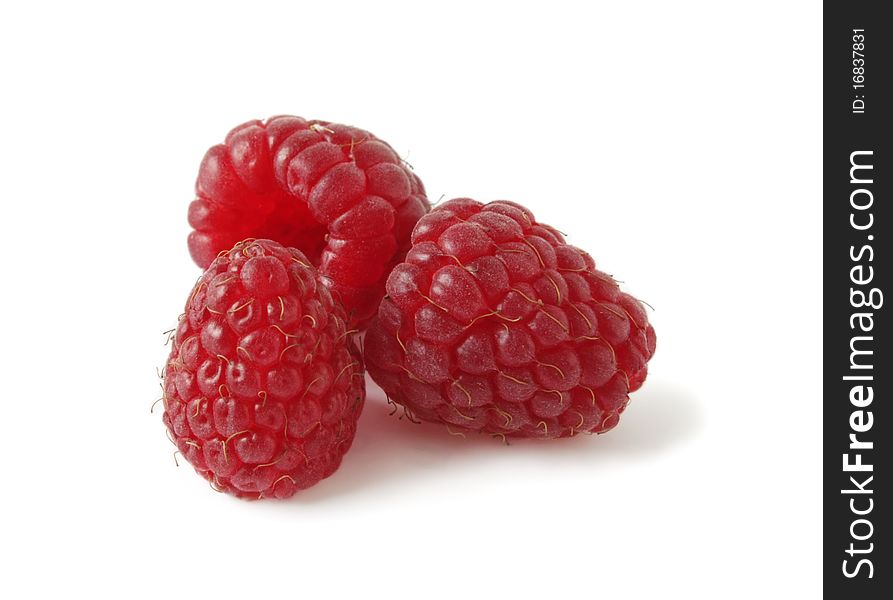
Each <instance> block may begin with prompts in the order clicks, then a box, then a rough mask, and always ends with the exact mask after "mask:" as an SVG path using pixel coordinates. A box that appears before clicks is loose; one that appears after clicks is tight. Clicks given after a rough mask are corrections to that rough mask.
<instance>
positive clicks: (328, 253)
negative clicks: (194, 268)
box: [189, 116, 430, 325]
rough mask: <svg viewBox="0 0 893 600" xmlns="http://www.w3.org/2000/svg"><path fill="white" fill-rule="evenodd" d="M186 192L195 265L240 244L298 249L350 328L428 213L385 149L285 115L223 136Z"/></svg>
mask: <svg viewBox="0 0 893 600" xmlns="http://www.w3.org/2000/svg"><path fill="white" fill-rule="evenodd" d="M195 190H196V199H195V200H194V201H193V202H192V204H190V206H189V224H190V225H191V226H192V227H193V229H194V231H193V232H192V233H191V234H190V235H189V251H190V253H191V255H192V258H193V259H194V260H195V262H196V263H197V264H198V265H199V266H200V267H202V268H205V267H207V266H208V265H209V264H211V261H212V260H213V259H214V257H215V256H217V254H218V253H219V252H221V251H224V250H228V249H229V248H231V247H232V245H233V244H235V243H236V242H238V241H239V240H243V239H246V238H249V237H253V238H268V239H271V240H275V241H277V242H279V243H281V244H283V245H285V246H288V247H294V248H297V249H298V250H300V251H301V252H303V253H304V254H305V255H306V256H307V257H308V258H309V259H310V261H311V262H312V263H313V264H314V265H316V266H317V267H318V268H319V271H320V273H321V274H322V276H323V279H324V281H325V282H326V284H327V285H328V286H329V287H330V289H331V290H332V292H333V293H334V294H335V296H336V297H337V298H338V299H339V300H340V301H341V302H342V303H343V304H344V306H345V307H346V308H347V312H348V315H349V316H350V319H351V322H352V323H353V324H359V325H362V324H364V323H365V322H366V321H368V319H369V318H370V317H371V316H372V315H374V314H375V309H376V308H377V306H378V302H379V300H381V297H382V295H383V294H384V282H385V280H386V278H387V276H388V273H390V270H391V268H392V267H393V266H394V265H395V264H396V263H398V262H400V261H401V260H402V259H403V256H404V255H405V254H406V251H407V250H408V248H409V237H410V233H411V232H412V228H413V226H414V225H415V223H416V221H418V219H419V217H421V216H422V215H423V214H425V213H426V212H428V210H429V208H430V206H429V204H428V200H427V198H426V196H425V188H424V186H423V185H422V182H421V181H420V180H419V178H418V177H417V176H416V175H415V174H414V173H413V172H412V171H411V170H410V169H408V168H407V167H406V165H405V164H404V163H403V161H401V160H400V158H399V157H398V156H397V153H396V152H394V150H393V148H391V147H390V146H389V145H388V144H386V143H385V142H383V141H382V140H380V139H378V138H376V137H375V136H374V135H372V134H371V133H369V132H367V131H363V130H362V129H357V128H355V127H349V126H346V125H339V124H337V123H329V122H326V121H308V120H305V119H302V118H300V117H292V116H278V117H272V118H270V119H267V120H266V121H249V122H247V123H244V124H242V125H239V126H238V127H236V128H235V129H233V130H232V131H230V132H229V134H228V135H227V136H226V140H225V141H224V143H223V144H218V145H216V146H214V147H212V148H211V149H210V150H208V152H207V153H206V154H205V157H204V160H203V161H202V164H201V167H200V169H199V174H198V179H197V181H196V185H195Z"/></svg>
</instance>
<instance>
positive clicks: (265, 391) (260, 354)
mask: <svg viewBox="0 0 893 600" xmlns="http://www.w3.org/2000/svg"><path fill="white" fill-rule="evenodd" d="M346 321H347V317H346V315H345V313H344V309H343V308H341V307H340V306H339V305H338V304H337V303H336V302H333V300H332V296H331V294H330V293H329V291H328V288H326V287H325V286H324V285H321V284H318V278H317V274H316V269H314V268H313V267H312V266H310V264H309V262H308V261H307V257H306V256H304V254H302V253H301V252H300V251H298V250H295V249H292V248H285V247H283V246H281V245H279V244H278V243H276V242H273V241H269V240H246V241H245V242H242V243H239V244H236V246H235V247H234V248H233V249H232V250H230V251H229V252H227V253H222V254H221V255H220V256H219V257H217V258H216V259H215V260H214V262H212V263H211V265H210V266H209V267H208V269H207V270H206V271H205V272H204V274H203V275H202V276H201V278H199V280H198V282H197V283H196V285H195V287H194V288H193V290H192V293H191V295H190V296H189V300H188V301H187V303H186V311H185V313H184V315H183V316H182V317H181V318H180V322H179V324H178V326H177V329H176V336H175V338H174V343H173V347H172V349H171V353H170V357H169V358H168V361H167V365H166V367H165V371H164V384H163V387H164V396H163V398H164V423H165V425H167V428H168V430H169V432H170V434H171V436H172V439H173V441H174V443H175V444H176V446H177V449H178V450H179V451H180V453H181V454H182V455H183V456H184V457H185V458H186V460H188V461H189V462H190V463H191V464H192V466H193V467H195V470H196V471H197V472H198V473H199V474H201V475H202V476H203V477H205V478H206V479H208V481H210V482H211V485H212V486H213V487H215V489H218V490H222V491H225V492H229V493H231V494H233V495H235V496H239V497H242V498H265V497H275V498H287V497H289V496H291V495H292V494H294V493H295V492H296V491H297V490H300V489H303V488H307V487H310V486H311V485H313V484H315V483H317V482H318V481H320V480H321V479H323V478H325V477H328V476H329V475H331V474H332V473H334V472H335V470H336V469H337V468H338V465H339V464H340V463H341V458H342V456H343V455H344V453H345V452H347V450H348V449H349V448H350V445H351V442H352V441H353V437H354V433H355V432H356V426H357V418H358V417H359V415H360V411H361V410H362V406H363V401H364V398H365V387H364V382H363V367H362V361H361V357H360V356H359V352H358V351H357V350H356V347H355V346H354V344H353V340H352V339H351V337H350V332H349V331H348V330H347V325H346Z"/></svg>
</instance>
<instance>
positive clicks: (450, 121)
mask: <svg viewBox="0 0 893 600" xmlns="http://www.w3.org/2000/svg"><path fill="white" fill-rule="evenodd" d="M25 6H26V5H25V3H20V4H19V5H17V7H16V8H12V7H11V3H6V4H5V5H4V7H3V8H2V9H0V56H2V58H0V69H2V79H0V81H2V83H0V87H2V89H3V91H2V93H0V106H2V113H0V114H2V118H3V127H2V130H0V136H2V143H0V165H2V166H0V172H2V190H3V214H2V217H0V228H2V240H3V242H2V248H3V266H2V269H3V278H2V281H3V284H2V294H0V302H2V312H0V314H2V338H3V343H2V345H0V353H2V373H3V375H2V377H3V380H2V388H0V389H2V392H3V395H2V412H0V419H2V422H3V426H2V434H0V451H2V455H0V456H2V465H3V468H2V476H0V486H2V496H3V498H4V503H5V507H4V508H2V510H0V521H2V531H0V553H2V556H0V573H2V575H0V596H3V597H5V598H26V597H38V596H42V597H72V596H73V595H76V596H80V595H82V594H87V595H89V596H90V597H96V598H106V597H111V598H121V597H150V598H187V597H207V598H228V597H233V598H243V599H244V598H261V597H277V598H279V597H281V598H287V597H293V598H295V597H302V598H327V597H343V598H349V597H369V596H370V594H373V595H375V596H376V597H377V596H379V595H381V596H384V597H388V596H390V597H394V598H429V597H430V598H451V599H453V598H463V597H469V598H470V597H485V596H486V597H514V598H527V597H530V598H548V597H561V598H567V597H571V595H575V596H582V597H605V598H608V597H610V598H655V597H661V598H663V597H683V596H684V597H687V598H752V597H754V595H757V594H758V595H759V596H760V597H769V598H788V597H797V598H811V597H817V596H818V594H819V593H820V590H821V584H820V552H821V539H822V523H821V514H822V512H821V499H820V484H821V460H820V446H821V433H820V428H821V421H822V413H821V404H820V398H821V388H820V383H819V372H820V369H821V346H820V343H821V339H822V335H821V334H822V323H821V316H822V301H821V295H820V292H821V290H820V285H821V270H820V269H821V255H822V254H821V224H822V216H821V211H820V198H821V191H822V190H821V184H820V165H821V154H820V153H821V145H822V122H821V110H822V104H821V21H822V16H821V7H820V5H819V3H817V2H815V3H807V2H787V3H779V2H751V3H748V4H746V5H737V4H730V3H719V2H709V1H705V2H681V3H680V2H651V3H640V2H628V3H624V2H606V3H603V4H600V5H596V4H594V3H582V2H580V3H563V2H557V1H550V2H547V3H534V4H532V7H529V8H528V7H525V6H524V5H523V3H519V2H513V3H505V4H502V3H495V2H494V3H485V2H481V1H476V2H470V3H463V2H455V1H454V2H450V3H449V4H448V6H444V7H441V8H436V9H435V8H432V7H431V6H429V5H428V4H427V3H421V2H416V3H406V4H405V5H402V6H400V5H396V4H392V3H386V2H368V3H335V2H310V3H301V2H290V3H283V4H280V5H273V4H270V5H267V4H264V3H260V2H251V3H242V4H241V5H234V6H226V5H224V4H221V3H214V4H207V5H194V6H186V5H185V3H175V4H172V5H169V6H165V5H164V4H163V3H146V4H145V5H144V6H143V7H141V8H134V7H130V6H129V5H125V4H124V3H118V4H111V3H110V4H109V5H108V6H99V5H93V4H86V3H81V2H76V3H65V4H63V3H59V4H57V5H52V4H42V3H27V7H25ZM582 6H586V8H581V7H582ZM280 113H293V114H299V115H302V116H305V117H308V118H322V119H328V120H333V121H339V122H347V123H350V124H354V125H357V126H360V127H363V128H366V129H369V130H370V131H372V132H374V133H376V134H377V135H379V136H381V137H383V138H385V139H386V140H388V141H389V142H390V143H391V144H392V145H393V146H394V147H395V148H396V149H397V150H398V151H399V152H401V153H403V155H404V156H405V157H406V158H407V159H408V160H409V162H410V163H412V164H413V166H414V167H415V170H416V172H417V173H418V174H419V175H420V176H421V178H422V179H423V181H424V182H425V184H426V186H427V189H428V192H429V196H430V198H431V199H432V200H437V199H438V198H439V197H441V195H444V196H445V197H448V198H449V197H454V196H460V195H467V196H472V197H475V198H477V199H480V200H492V199H497V198H508V199H512V200H516V201H518V202H522V203H524V204H526V205H527V206H529V207H530V208H531V209H532V210H533V211H534V213H535V214H536V215H537V217H538V218H539V219H540V220H542V221H544V222H547V223H550V224H552V225H554V226H555V227H557V228H559V229H561V230H562V231H565V232H567V233H568V234H569V236H570V240H571V242H573V243H575V244H577V245H579V246H581V247H583V248H585V249H587V250H588V251H589V252H591V253H592V254H593V255H594V256H595V258H596V261H597V263H598V264H599V266H600V267H601V268H602V269H604V270H606V271H608V272H610V273H613V274H614V275H615V276H616V277H617V278H618V279H620V280H622V281H624V282H627V283H626V284H625V286H626V289H628V290H629V291H630V292H632V293H634V294H635V295H638V296H639V297H641V298H643V299H644V300H647V301H648V302H649V303H650V304H652V305H653V306H654V307H655V309H656V310H654V311H653V312H652V313H651V314H650V317H651V319H652V320H653V323H654V324H655V327H656V330H657V335H658V351H657V354H656V356H655V358H654V360H653V362H652V363H651V376H650V377H649V380H648V381H647V382H646V384H645V386H644V388H643V389H642V390H641V391H640V392H638V393H636V394H634V395H633V398H632V402H631V404H630V407H629V409H628V411H627V413H626V414H625V415H624V418H623V419H622V421H621V424H620V426H619V427H618V428H617V429H616V430H614V431H612V432H611V433H609V434H607V435H605V436H598V437H589V436H582V437H580V438H576V439H572V440H568V441H559V442H554V443H551V442H550V443H515V444H513V445H511V446H508V447H505V446H503V445H501V443H500V442H498V441H495V440H491V439H489V438H481V439H469V440H462V439H460V438H454V437H451V436H450V435H448V434H447V433H446V432H445V431H444V430H443V429H440V428H438V427H435V426H428V425H412V424H410V423H408V422H407V421H406V420H405V419H404V420H398V418H397V416H394V417H389V416H388V408H387V407H386V406H385V404H384V402H383V399H382V394H381V392H379V391H378V389H377V388H375V387H374V386H373V385H371V384H370V386H369V399H368V403H367V407H366V410H365V412H364V414H363V417H362V420H361V423H360V429H359V433H358V435H357V438H356V442H355V446H354V449H353V450H352V451H351V452H350V453H349V454H348V455H347V456H346V458H345V461H344V463H343V466H342V468H341V469H340V470H339V471H338V472H337V473H336V474H335V475H334V476H333V477H331V478H330V479H328V480H325V481H324V482H322V483H320V484H319V485H318V486H316V487H315V488H313V489H311V490H308V491H306V492H304V493H301V494H299V495H298V496H297V497H295V498H294V499H293V500H292V501H288V502H278V503H277V502H272V501H270V502H254V503H248V502H243V501H238V500H235V499H232V498H230V497H226V496H223V495H220V494H215V493H214V492H213V491H211V490H210V489H209V487H208V485H207V484H206V483H205V482H204V481H203V480H201V479H200V478H199V477H197V476H196V475H195V473H194V472H193V471H192V469H191V467H189V466H188V465H187V464H184V463H183V462H182V460H181V464H180V467H179V468H177V467H176V466H175V465H174V459H173V457H172V451H173V447H172V446H171V444H170V442H168V440H167V438H166V436H165V432H164V427H163V425H162V423H161V417H160V414H158V411H156V413H155V414H150V413H149V407H150V405H151V404H152V402H153V400H155V399H156V398H157V397H158V396H159V387H158V383H157V377H156V372H155V368H156V366H161V365H162V364H163V361H164V358H165V352H166V348H164V347H163V342H164V336H163V335H162V333H161V332H163V331H165V330H166V329H168V328H170V327H173V326H174V323H175V322H176V318H177V315H178V314H179V313H180V312H181V308H182V306H183V304H184V302H185V299H186V296H187V294H188V292H189V290H190V287H191V285H192V283H193V281H194V280H195V278H196V277H197V276H198V274H199V272H198V269H197V268H196V267H195V266H194V265H193V264H192V262H191V261H190V259H189V256H188V254H187V251H186V246H185V236H186V234H187V232H188V227H187V224H186V207H187V205H188V203H189V201H190V200H191V199H192V193H193V189H192V187H193V184H194V178H195V174H196V171H197V168H198V164H199V161H200V159H201V157H202V155H203V153H204V151H205V150H206V149H207V147H209V146H210V145H212V144H214V143H217V142H219V141H222V139H223V136H224V135H225V133H226V132H227V131H228V130H229V129H230V128H231V127H233V126H235V125H236V124H238V123H240V122H242V121H246V120H249V119H252V118H264V117H267V116H270V115H273V114H280Z"/></svg>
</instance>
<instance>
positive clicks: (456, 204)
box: [365, 198, 655, 438]
mask: <svg viewBox="0 0 893 600" xmlns="http://www.w3.org/2000/svg"><path fill="white" fill-rule="evenodd" d="M412 243H413V246H412V249H411V250H410V251H409V253H408V254H407V256H406V261H405V262H403V263H401V264H399V265H397V266H396V267H395V268H394V270H393V272H392V273H391V275H390V277H389V278H388V282H387V293H388V295H387V296H386V297H385V298H384V300H383V301H382V303H381V306H380V307H379V311H378V316H377V317H376V318H375V319H373V321H372V323H371V324H370V326H369V330H368V331H367V333H366V339H365V357H366V362H367V365H368V368H369V373H370V374H371V375H372V378H373V379H375V381H376V382H377V383H378V384H379V385H380V386H381V387H382V388H383V389H384V391H385V392H386V393H387V394H388V395H389V396H390V397H391V398H392V399H393V400H395V401H396V402H398V403H400V404H402V405H403V406H405V407H406V408H408V409H409V410H411V411H412V413H414V414H415V415H416V416H418V417H420V418H422V419H425V420H427V421H435V422H440V423H446V424H447V425H448V426H452V427H456V428H458V429H460V430H469V431H481V432H486V433H491V434H494V435H505V436H518V437H538V438H555V437H565V436H572V435H575V434H577V433H580V432H583V431H586V432H594V433H600V432H603V431H607V430H609V429H611V428H612V427H614V426H615V425H617V422H618V421H619V418H620V413H621V412H623V409H624V408H625V407H626V404H627V402H628V401H629V396H628V393H629V392H631V391H634V390H636V389H638V388H639V386H641V385H642V382H643V381H644V380H645V376H646V374H647V366H646V365H647V362H648V360H649V359H650V358H651V356H652V354H653V353H654V348H655V336H654V329H653V328H652V327H651V325H649V324H648V318H647V316H646V314H645V310H644V309H643V308H642V305H641V304H640V303H639V301H638V300H636V299H635V298H633V297H632V296H630V295H628V294H625V293H623V292H621V291H620V288H619V287H618V286H617V284H616V283H615V281H614V280H613V279H612V278H611V276H609V275H606V274H605V273H602V272H600V271H597V270H596V268H595V263H594V262H593V260H592V257H590V256H589V255H588V254H586V253H585V252H583V251H582V250H579V249H578V248H575V247H573V246H570V245H568V244H566V243H565V241H564V237H563V236H562V235H561V234H560V233H559V232H558V231H556V230H555V229H553V228H551V227H549V226H547V225H543V224H541V223H537V222H536V221H535V220H534V217H533V215H532V214H531V213H530V211H529V210H527V209H526V208H524V207H522V206H519V205H517V204H514V203H512V202H504V201H500V202H491V203H490V204H481V203H479V202H475V201H474V200H470V199H467V198H462V199H456V200H451V201H449V202H447V203H445V204H443V205H442V206H441V207H439V208H437V209H436V210H434V211H432V212H431V213H429V214H428V215H426V216H424V217H422V219H421V220H420V221H419V222H418V224H417V225H416V227H415V231H413V234H412Z"/></svg>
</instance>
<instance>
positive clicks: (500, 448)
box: [290, 380, 703, 504]
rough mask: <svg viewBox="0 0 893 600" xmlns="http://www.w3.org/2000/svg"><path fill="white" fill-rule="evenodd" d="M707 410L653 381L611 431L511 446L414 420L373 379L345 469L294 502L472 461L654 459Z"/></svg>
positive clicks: (433, 474)
mask: <svg viewBox="0 0 893 600" xmlns="http://www.w3.org/2000/svg"><path fill="white" fill-rule="evenodd" d="M391 413H393V414H391ZM702 413H703V409H702V407H701V406H700V405H699V403H698V402H697V400H696V399H694V398H692V396H691V394H690V393H689V392H688V391H687V390H685V389H684V388H681V387H679V386H676V385H673V384H668V383H665V382H662V381H660V380H649V381H648V383H647V384H646V385H645V386H644V387H643V388H642V389H641V390H639V391H638V392H636V393H635V394H634V395H633V397H632V401H631V403H630V406H629V407H628V408H627V410H626V411H625V413H624V415H623V417H622V418H621V420H620V425H618V426H617V428H616V429H614V430H612V431H610V432H608V433H606V434H603V435H579V436H576V437H574V438H565V439H559V440H531V439H518V440H512V439H509V445H505V444H504V443H503V441H502V440H501V439H500V438H492V437H490V436H487V435H473V434H467V435H466V436H465V437H462V436H460V435H451V434H450V433H449V432H448V431H447V429H446V428H445V427H443V426H442V425H436V424H431V423H413V422H410V421H409V419H408V418H407V417H406V416H404V415H403V411H402V410H401V409H399V407H398V409H397V410H396V412H394V407H393V406H389V405H388V404H387V403H386V401H385V397H384V393H383V392H382V391H381V390H380V389H379V388H378V386H376V385H375V384H374V383H373V382H371V380H367V400H366V407H365V409H364V411H363V415H362V416H361V417H360V422H359V428H358V431H357V435H356V439H355V440H354V444H353V447H352V448H351V450H350V451H349V452H348V453H347V455H346V456H345V457H344V462H343V463H342V465H341V468H340V469H339V470H338V471H337V472H335V474H334V475H332V476H331V477H329V478H328V479H325V480H323V481H321V482H320V483H319V484H317V485H316V486H314V487H312V488H310V489H308V490H304V491H302V492H299V493H298V494H296V495H295V497H294V498H293V499H292V500H290V502H295V503H297V504H314V503H317V502H325V501H330V500H331V499H334V498H336V497H339V496H343V495H353V494H363V493H366V492H368V491H372V490H376V489H378V490H380V489H381V488H382V487H383V486H404V485H406V484H407V483H410V482H411V481H412V480H424V479H429V478H438V477H442V476H443V474H444V472H445V471H446V470H452V469H455V468H461V467H462V465H463V463H464V464H467V463H469V462H470V461H474V462H476V463H479V462H489V461H493V460H505V459H506V457H508V458H509V460H515V459H517V460H518V461H523V460H527V458H528V457H530V456H550V457H552V458H554V459H555V460H561V461H565V462H581V463H587V464H589V465H591V464H593V463H596V464H597V463H598V461H606V462H607V461H614V462H623V461H641V460H649V459H650V458H651V457H653V456H656V455H658V454H660V453H662V452H665V451H667V450H669V449H671V448H672V447H673V446H676V445H678V444H683V443H685V442H687V441H689V440H691V439H692V438H693V437H695V436H696V435H697V434H698V432H699V431H700V430H701V425H702V420H703V417H702Z"/></svg>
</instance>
